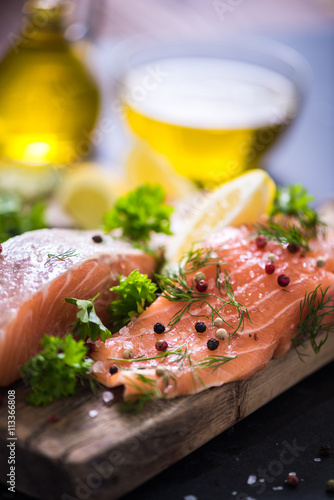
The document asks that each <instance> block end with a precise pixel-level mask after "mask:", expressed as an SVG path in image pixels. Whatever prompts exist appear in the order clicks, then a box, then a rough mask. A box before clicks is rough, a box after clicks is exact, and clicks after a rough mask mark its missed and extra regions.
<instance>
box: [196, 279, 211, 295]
mask: <svg viewBox="0 0 334 500" xmlns="http://www.w3.org/2000/svg"><path fill="white" fill-rule="evenodd" d="M207 289H208V284H207V282H206V281H205V280H200V281H199V282H198V283H197V284H196V290H197V291H198V292H206V291H207Z"/></svg>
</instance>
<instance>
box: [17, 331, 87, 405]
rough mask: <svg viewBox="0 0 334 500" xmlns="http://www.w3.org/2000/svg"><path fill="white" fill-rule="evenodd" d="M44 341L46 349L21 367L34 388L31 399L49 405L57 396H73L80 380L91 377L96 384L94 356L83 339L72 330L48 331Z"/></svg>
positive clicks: (42, 343)
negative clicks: (92, 368) (55, 333)
mask: <svg viewBox="0 0 334 500" xmlns="http://www.w3.org/2000/svg"><path fill="white" fill-rule="evenodd" d="M41 345H42V347H43V350H42V351H41V352H40V353H39V354H37V355H36V356H34V357H33V358H32V359H31V360H30V361H28V362H27V363H26V364H25V365H24V366H23V367H22V369H21V372H22V375H23V377H24V378H25V379H26V380H27V381H28V382H29V384H30V385H31V388H32V392H31V393H30V394H29V395H28V397H27V402H28V403H31V404H33V405H35V406H46V405H48V404H49V403H51V402H52V401H53V400H54V399H59V398H61V397H62V396H72V395H73V394H74V393H75V391H76V387H77V384H78V380H81V381H83V380H89V383H90V385H91V387H92V388H93V387H94V384H95V382H94V381H93V379H92V378H91V377H89V376H88V370H89V367H90V366H91V364H92V363H93V360H92V359H90V358H86V356H87V349H86V347H85V346H84V343H83V341H81V340H80V341H78V342H77V341H76V340H74V338H73V337H72V335H70V334H68V335H66V336H65V337H64V338H60V337H51V336H49V335H44V337H43V339H42V340H41Z"/></svg>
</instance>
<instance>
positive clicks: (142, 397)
mask: <svg viewBox="0 0 334 500" xmlns="http://www.w3.org/2000/svg"><path fill="white" fill-rule="evenodd" d="M136 377H137V379H138V380H139V381H140V382H142V383H143V384H145V385H144V386H141V385H140V384H137V383H136V382H135V381H134V380H132V381H131V382H129V385H130V386H131V387H132V388H133V389H135V390H136V391H137V393H136V394H133V395H131V396H130V398H129V399H127V400H126V401H122V403H121V404H120V406H119V409H120V411H121V412H122V413H134V414H138V413H140V412H141V411H142V410H143V408H144V405H145V403H147V402H148V401H152V400H153V399H156V398H160V397H161V392H160V390H159V388H158V387H157V386H156V380H153V379H151V378H149V377H146V376H145V375H142V374H141V373H137V374H136Z"/></svg>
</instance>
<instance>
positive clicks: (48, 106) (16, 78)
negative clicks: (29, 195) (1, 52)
mask: <svg viewBox="0 0 334 500" xmlns="http://www.w3.org/2000/svg"><path fill="white" fill-rule="evenodd" d="M68 3H69V2H65V3H64V2H59V1H58V2H56V1H53V2H52V1H48V0H39V1H38V0H33V1H32V0H30V1H28V2H26V3H25V5H24V8H23V20H22V27H21V33H20V34H18V35H15V36H12V37H11V38H9V40H10V43H11V48H10V50H9V51H8V52H7V54H5V56H4V58H3V59H2V61H1V63H0V157H1V159H2V160H6V161H7V160H14V162H15V161H16V162H20V163H24V164H25V163H26V164H29V165H30V166H34V165H36V166H37V165H39V166H40V165H41V164H47V163H57V164H60V165H62V164H66V163H69V162H72V161H73V160H75V159H78V158H80V157H83V156H87V155H88V153H87V149H88V148H87V147H86V145H87V144H89V136H90V133H91V131H92V130H93V128H94V124H95V121H96V118H97V113H98V103H99V93H98V89H97V86H96V83H95V81H94V79H93V78H92V76H91V75H90V74H89V72H88V71H87V69H86V68H85V66H84V65H83V63H82V62H81V61H80V60H79V59H78V58H77V57H76V55H75V54H74V52H73V51H72V48H71V45H70V44H69V42H68V41H67V40H66V39H65V36H64V20H65V18H66V4H68ZM90 149H91V148H90Z"/></svg>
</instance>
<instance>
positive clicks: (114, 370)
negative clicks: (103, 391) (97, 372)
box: [109, 365, 118, 375]
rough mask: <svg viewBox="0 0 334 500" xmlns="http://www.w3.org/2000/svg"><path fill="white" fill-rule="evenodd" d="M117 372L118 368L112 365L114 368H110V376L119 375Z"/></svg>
mask: <svg viewBox="0 0 334 500" xmlns="http://www.w3.org/2000/svg"><path fill="white" fill-rule="evenodd" d="M117 372H118V368H117V366H115V365H112V366H110V367H109V373H110V375H114V373H117Z"/></svg>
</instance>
